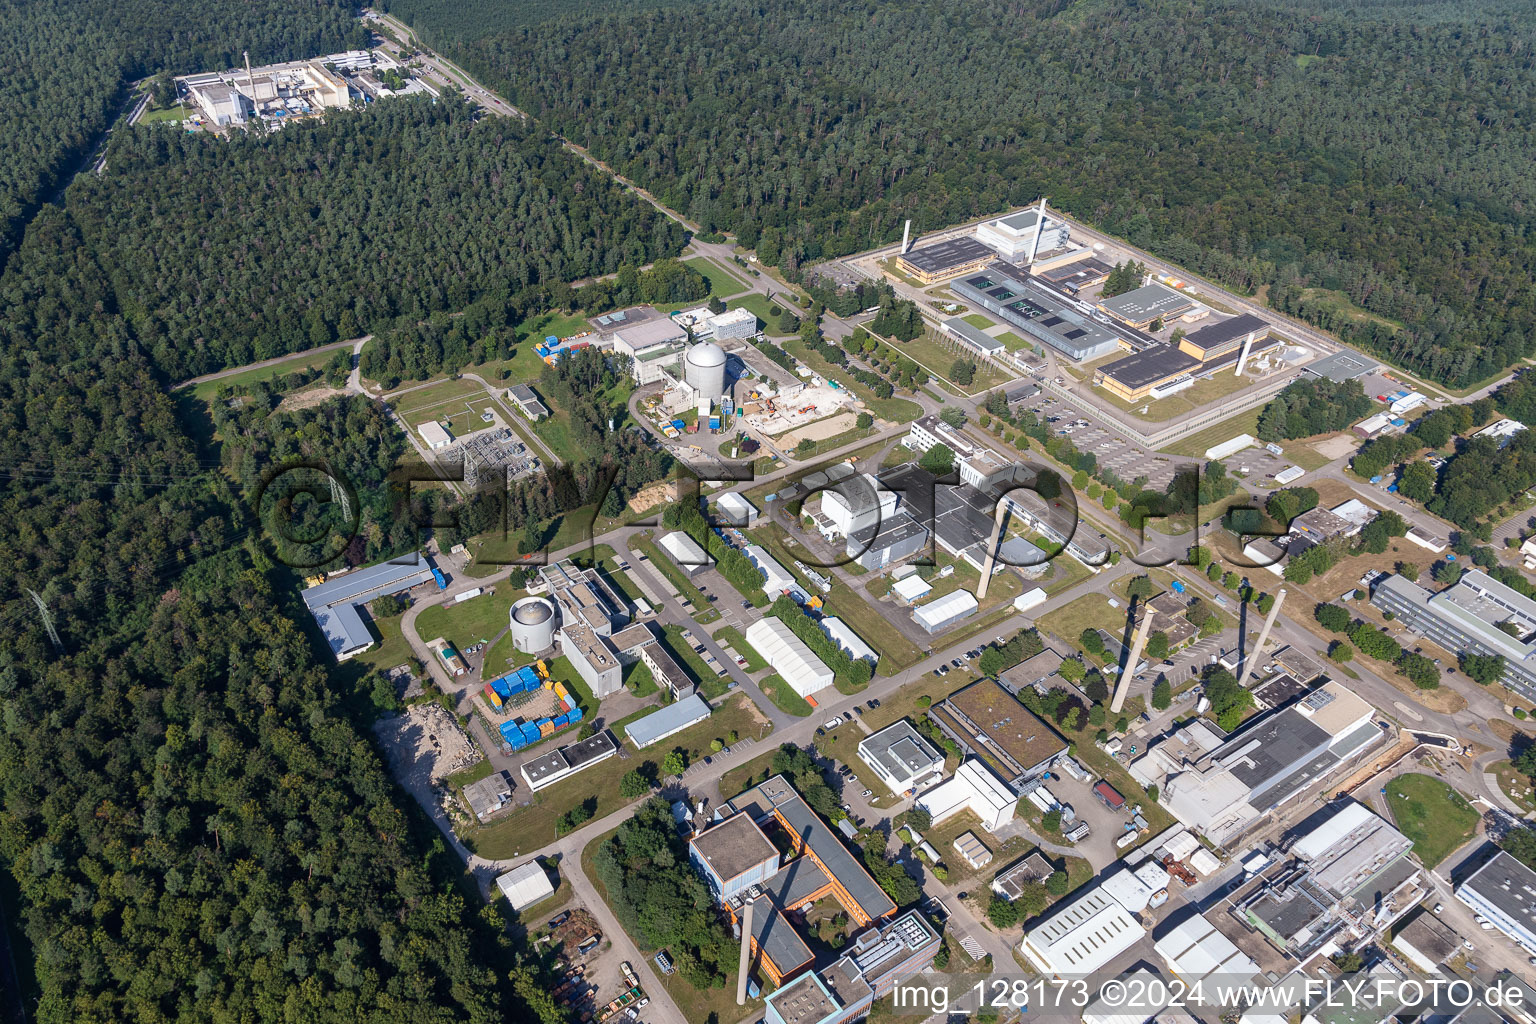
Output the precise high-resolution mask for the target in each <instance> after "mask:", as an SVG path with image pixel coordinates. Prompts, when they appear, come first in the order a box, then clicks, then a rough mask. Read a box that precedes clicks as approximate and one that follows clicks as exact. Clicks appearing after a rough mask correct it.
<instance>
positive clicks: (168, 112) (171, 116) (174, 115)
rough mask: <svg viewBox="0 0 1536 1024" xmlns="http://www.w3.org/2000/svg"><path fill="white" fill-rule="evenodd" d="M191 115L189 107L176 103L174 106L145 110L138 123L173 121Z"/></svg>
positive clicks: (184, 118) (182, 119)
mask: <svg viewBox="0 0 1536 1024" xmlns="http://www.w3.org/2000/svg"><path fill="white" fill-rule="evenodd" d="M191 116H192V111H191V110H190V109H189V108H187V107H183V106H180V105H179V104H178V105H177V106H174V107H166V108H164V109H163V110H149V111H145V113H144V116H143V117H141V118H139V120H138V123H139V124H156V123H160V122H170V123H175V122H177V121H185V120H186V119H187V118H189V117H191Z"/></svg>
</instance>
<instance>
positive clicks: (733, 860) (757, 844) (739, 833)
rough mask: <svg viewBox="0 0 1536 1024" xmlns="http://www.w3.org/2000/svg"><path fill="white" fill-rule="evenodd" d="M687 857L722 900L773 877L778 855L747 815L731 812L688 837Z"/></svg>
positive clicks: (777, 850) (776, 870) (777, 866)
mask: <svg viewBox="0 0 1536 1024" xmlns="http://www.w3.org/2000/svg"><path fill="white" fill-rule="evenodd" d="M688 859H689V861H691V862H692V863H693V866H694V867H695V868H697V869H698V872H699V874H701V875H703V876H704V880H705V881H706V882H707V883H709V888H710V891H711V892H713V893H714V894H715V897H716V898H717V899H719V900H722V901H723V900H728V899H730V898H731V897H732V896H735V895H736V894H737V893H739V892H742V891H744V890H746V889H748V888H750V887H752V886H754V885H761V884H762V883H763V882H766V881H767V880H768V879H769V878H771V877H773V876H774V875H775V874H777V873H778V870H779V862H780V859H781V858H780V856H779V849H778V847H776V846H774V845H773V841H772V840H771V839H769V838H768V837H767V836H766V835H764V834H763V830H762V828H761V827H760V826H759V825H758V824H757V822H756V821H754V820H753V819H752V816H751V815H750V814H732V815H731V816H730V817H728V818H726V819H725V820H723V821H721V822H719V823H718V824H715V825H711V826H710V827H709V828H707V829H705V830H704V831H703V832H700V833H699V834H698V835H696V836H694V837H693V838H692V839H690V840H688ZM764 916H766V915H764Z"/></svg>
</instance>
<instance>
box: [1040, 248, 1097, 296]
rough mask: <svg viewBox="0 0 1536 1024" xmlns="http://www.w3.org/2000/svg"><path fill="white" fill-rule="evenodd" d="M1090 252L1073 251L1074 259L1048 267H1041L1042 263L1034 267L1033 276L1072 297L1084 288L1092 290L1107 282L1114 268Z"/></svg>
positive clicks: (1086, 250)
mask: <svg viewBox="0 0 1536 1024" xmlns="http://www.w3.org/2000/svg"><path fill="white" fill-rule="evenodd" d="M1091 253H1092V250H1089V249H1079V250H1074V251H1073V252H1072V253H1070V255H1072V256H1074V257H1075V258H1074V259H1071V260H1067V261H1066V262H1055V261H1053V262H1052V263H1051V265H1050V266H1042V263H1043V262H1044V261H1041V262H1038V263H1036V264H1035V266H1034V275H1035V276H1036V277H1038V278H1040V280H1042V281H1046V282H1048V283H1050V284H1053V285H1055V286H1056V287H1057V288H1061V289H1063V290H1064V291H1067V292H1069V293H1071V294H1073V295H1076V294H1077V293H1078V292H1080V291H1082V290H1083V289H1084V288H1092V287H1093V286H1094V285H1097V284H1103V283H1104V282H1105V281H1107V280H1109V272H1110V271H1111V270H1114V269H1115V268H1114V267H1112V266H1110V265H1109V264H1108V263H1105V262H1104V261H1103V260H1101V259H1099V258H1098V257H1097V256H1094V255H1091Z"/></svg>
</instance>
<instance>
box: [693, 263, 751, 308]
mask: <svg viewBox="0 0 1536 1024" xmlns="http://www.w3.org/2000/svg"><path fill="white" fill-rule="evenodd" d="M683 266H685V267H692V268H693V269H694V270H697V271H698V272H699V273H700V274H703V275H704V279H705V280H706V281H708V282H709V294H710V295H712V296H713V297H715V298H717V299H726V298H730V297H731V296H732V295H740V294H741V293H742V292H744V291H746V290H747V282H745V281H743V280H742V279H741V278H739V277H737V276H736V275H735V274H734V273H733V272H731V271H729V270H727V269H725V267H724V266H722V265H721V264H719V263H716V262H715V261H714V260H712V259H710V258H709V257H708V256H695V257H693V258H692V259H687V260H683Z"/></svg>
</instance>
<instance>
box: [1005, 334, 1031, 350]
mask: <svg viewBox="0 0 1536 1024" xmlns="http://www.w3.org/2000/svg"><path fill="white" fill-rule="evenodd" d="M997 340H998V341H1000V342H1002V343H1003V347H1005V348H1006V349H1008V351H1009V352H1017V351H1019V350H1020V349H1025V348H1027V349H1030V350H1031V351H1033V350H1034V347H1035V346H1034V343H1033V342H1029V341H1025V340H1024V339H1023V338H1021V337H1019V336H1018V335H1017V334H1014V333H1013V332H1012V331H1004V332H1003V333H1002V334H999V335H998V336H997Z"/></svg>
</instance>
